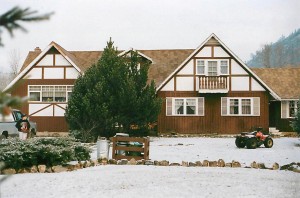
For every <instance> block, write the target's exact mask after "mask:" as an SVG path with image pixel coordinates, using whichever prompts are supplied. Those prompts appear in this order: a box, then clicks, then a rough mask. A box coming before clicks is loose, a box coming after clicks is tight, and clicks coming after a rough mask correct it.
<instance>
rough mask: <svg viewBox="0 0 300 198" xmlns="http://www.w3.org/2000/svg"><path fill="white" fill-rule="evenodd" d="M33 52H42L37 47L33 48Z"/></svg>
mask: <svg viewBox="0 0 300 198" xmlns="http://www.w3.org/2000/svg"><path fill="white" fill-rule="evenodd" d="M34 51H35V52H41V51H42V50H41V49H40V48H39V47H36V48H34Z"/></svg>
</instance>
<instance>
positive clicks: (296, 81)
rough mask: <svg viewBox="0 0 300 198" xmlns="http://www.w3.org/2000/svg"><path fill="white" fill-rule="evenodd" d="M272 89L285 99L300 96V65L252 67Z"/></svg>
mask: <svg viewBox="0 0 300 198" xmlns="http://www.w3.org/2000/svg"><path fill="white" fill-rule="evenodd" d="M251 70H252V71H254V72H255V73H256V74H257V75H258V76H259V77H260V78H261V79H262V80H263V81H264V82H265V83H266V84H268V85H269V87H271V89H272V90H273V91H274V92H275V93H276V94H277V95H279V97H280V98H281V99H282V100H284V99H299V97H300V67H283V68H251Z"/></svg>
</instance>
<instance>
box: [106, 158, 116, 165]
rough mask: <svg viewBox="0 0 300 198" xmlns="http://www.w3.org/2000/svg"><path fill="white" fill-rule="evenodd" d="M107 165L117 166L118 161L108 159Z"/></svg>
mask: <svg viewBox="0 0 300 198" xmlns="http://www.w3.org/2000/svg"><path fill="white" fill-rule="evenodd" d="M108 163H109V164H115V165H116V164H118V161H117V160H115V159H110V160H109V161H108Z"/></svg>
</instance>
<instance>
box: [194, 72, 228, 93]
mask: <svg viewBox="0 0 300 198" xmlns="http://www.w3.org/2000/svg"><path fill="white" fill-rule="evenodd" d="M228 82H229V81H228V77H227V76H199V93H227V92H228Z"/></svg>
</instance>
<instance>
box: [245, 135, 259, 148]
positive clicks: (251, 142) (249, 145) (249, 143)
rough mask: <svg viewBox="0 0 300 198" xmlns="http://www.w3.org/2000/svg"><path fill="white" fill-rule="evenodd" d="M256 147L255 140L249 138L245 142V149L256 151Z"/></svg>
mask: <svg viewBox="0 0 300 198" xmlns="http://www.w3.org/2000/svg"><path fill="white" fill-rule="evenodd" d="M256 147H257V139H256V138H250V139H249V140H247V149H256Z"/></svg>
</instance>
